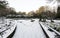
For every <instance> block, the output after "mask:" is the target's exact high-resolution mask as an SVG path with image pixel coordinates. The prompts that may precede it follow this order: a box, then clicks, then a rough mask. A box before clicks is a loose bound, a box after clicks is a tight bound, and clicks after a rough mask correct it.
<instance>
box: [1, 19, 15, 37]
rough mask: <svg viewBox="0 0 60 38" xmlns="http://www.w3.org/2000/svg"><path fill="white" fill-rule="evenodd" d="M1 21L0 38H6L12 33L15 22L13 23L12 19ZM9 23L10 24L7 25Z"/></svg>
mask: <svg viewBox="0 0 60 38" xmlns="http://www.w3.org/2000/svg"><path fill="white" fill-rule="evenodd" d="M0 20H1V19H0ZM3 20H4V21H3ZM3 20H1V23H0V38H7V37H8V36H9V35H10V34H11V33H12V32H13V31H14V29H15V27H16V24H15V20H14V22H13V20H12V19H3ZM11 20H12V21H11ZM3 22H4V23H3ZM10 22H11V24H10V25H9V23H10ZM6 24H7V25H6ZM8 25H9V26H8Z"/></svg>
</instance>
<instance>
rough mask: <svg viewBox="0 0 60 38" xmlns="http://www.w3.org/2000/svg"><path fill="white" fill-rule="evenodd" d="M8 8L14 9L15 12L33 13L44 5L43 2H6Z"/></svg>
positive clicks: (29, 0) (27, 0)
mask: <svg viewBox="0 0 60 38" xmlns="http://www.w3.org/2000/svg"><path fill="white" fill-rule="evenodd" d="M7 1H8V3H9V6H10V7H13V8H15V9H16V11H17V12H18V11H25V12H29V11H32V10H33V11H35V10H37V9H38V8H39V7H40V6H43V5H46V3H45V2H46V1H45V0H7Z"/></svg>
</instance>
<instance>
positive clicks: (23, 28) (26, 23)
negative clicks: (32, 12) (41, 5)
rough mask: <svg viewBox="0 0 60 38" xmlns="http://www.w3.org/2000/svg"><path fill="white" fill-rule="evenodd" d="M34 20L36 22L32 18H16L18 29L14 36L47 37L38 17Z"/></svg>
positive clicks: (24, 37) (28, 37) (16, 37)
mask: <svg viewBox="0 0 60 38" xmlns="http://www.w3.org/2000/svg"><path fill="white" fill-rule="evenodd" d="M34 20H35V21H34V22H31V20H16V21H17V23H16V24H17V29H16V32H15V35H14V36H13V38H46V36H45V34H44V32H43V30H42V28H41V27H40V25H39V22H38V19H34Z"/></svg>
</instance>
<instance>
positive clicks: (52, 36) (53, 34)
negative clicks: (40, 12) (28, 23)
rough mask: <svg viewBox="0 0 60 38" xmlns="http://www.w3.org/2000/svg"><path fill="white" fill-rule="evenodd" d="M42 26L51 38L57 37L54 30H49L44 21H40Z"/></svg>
mask: <svg viewBox="0 0 60 38" xmlns="http://www.w3.org/2000/svg"><path fill="white" fill-rule="evenodd" d="M40 24H41V26H42V27H43V28H44V30H45V32H46V33H47V35H48V36H49V38H55V35H56V34H55V33H54V32H51V31H49V30H48V29H49V28H48V26H46V25H45V24H43V22H40Z"/></svg>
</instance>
